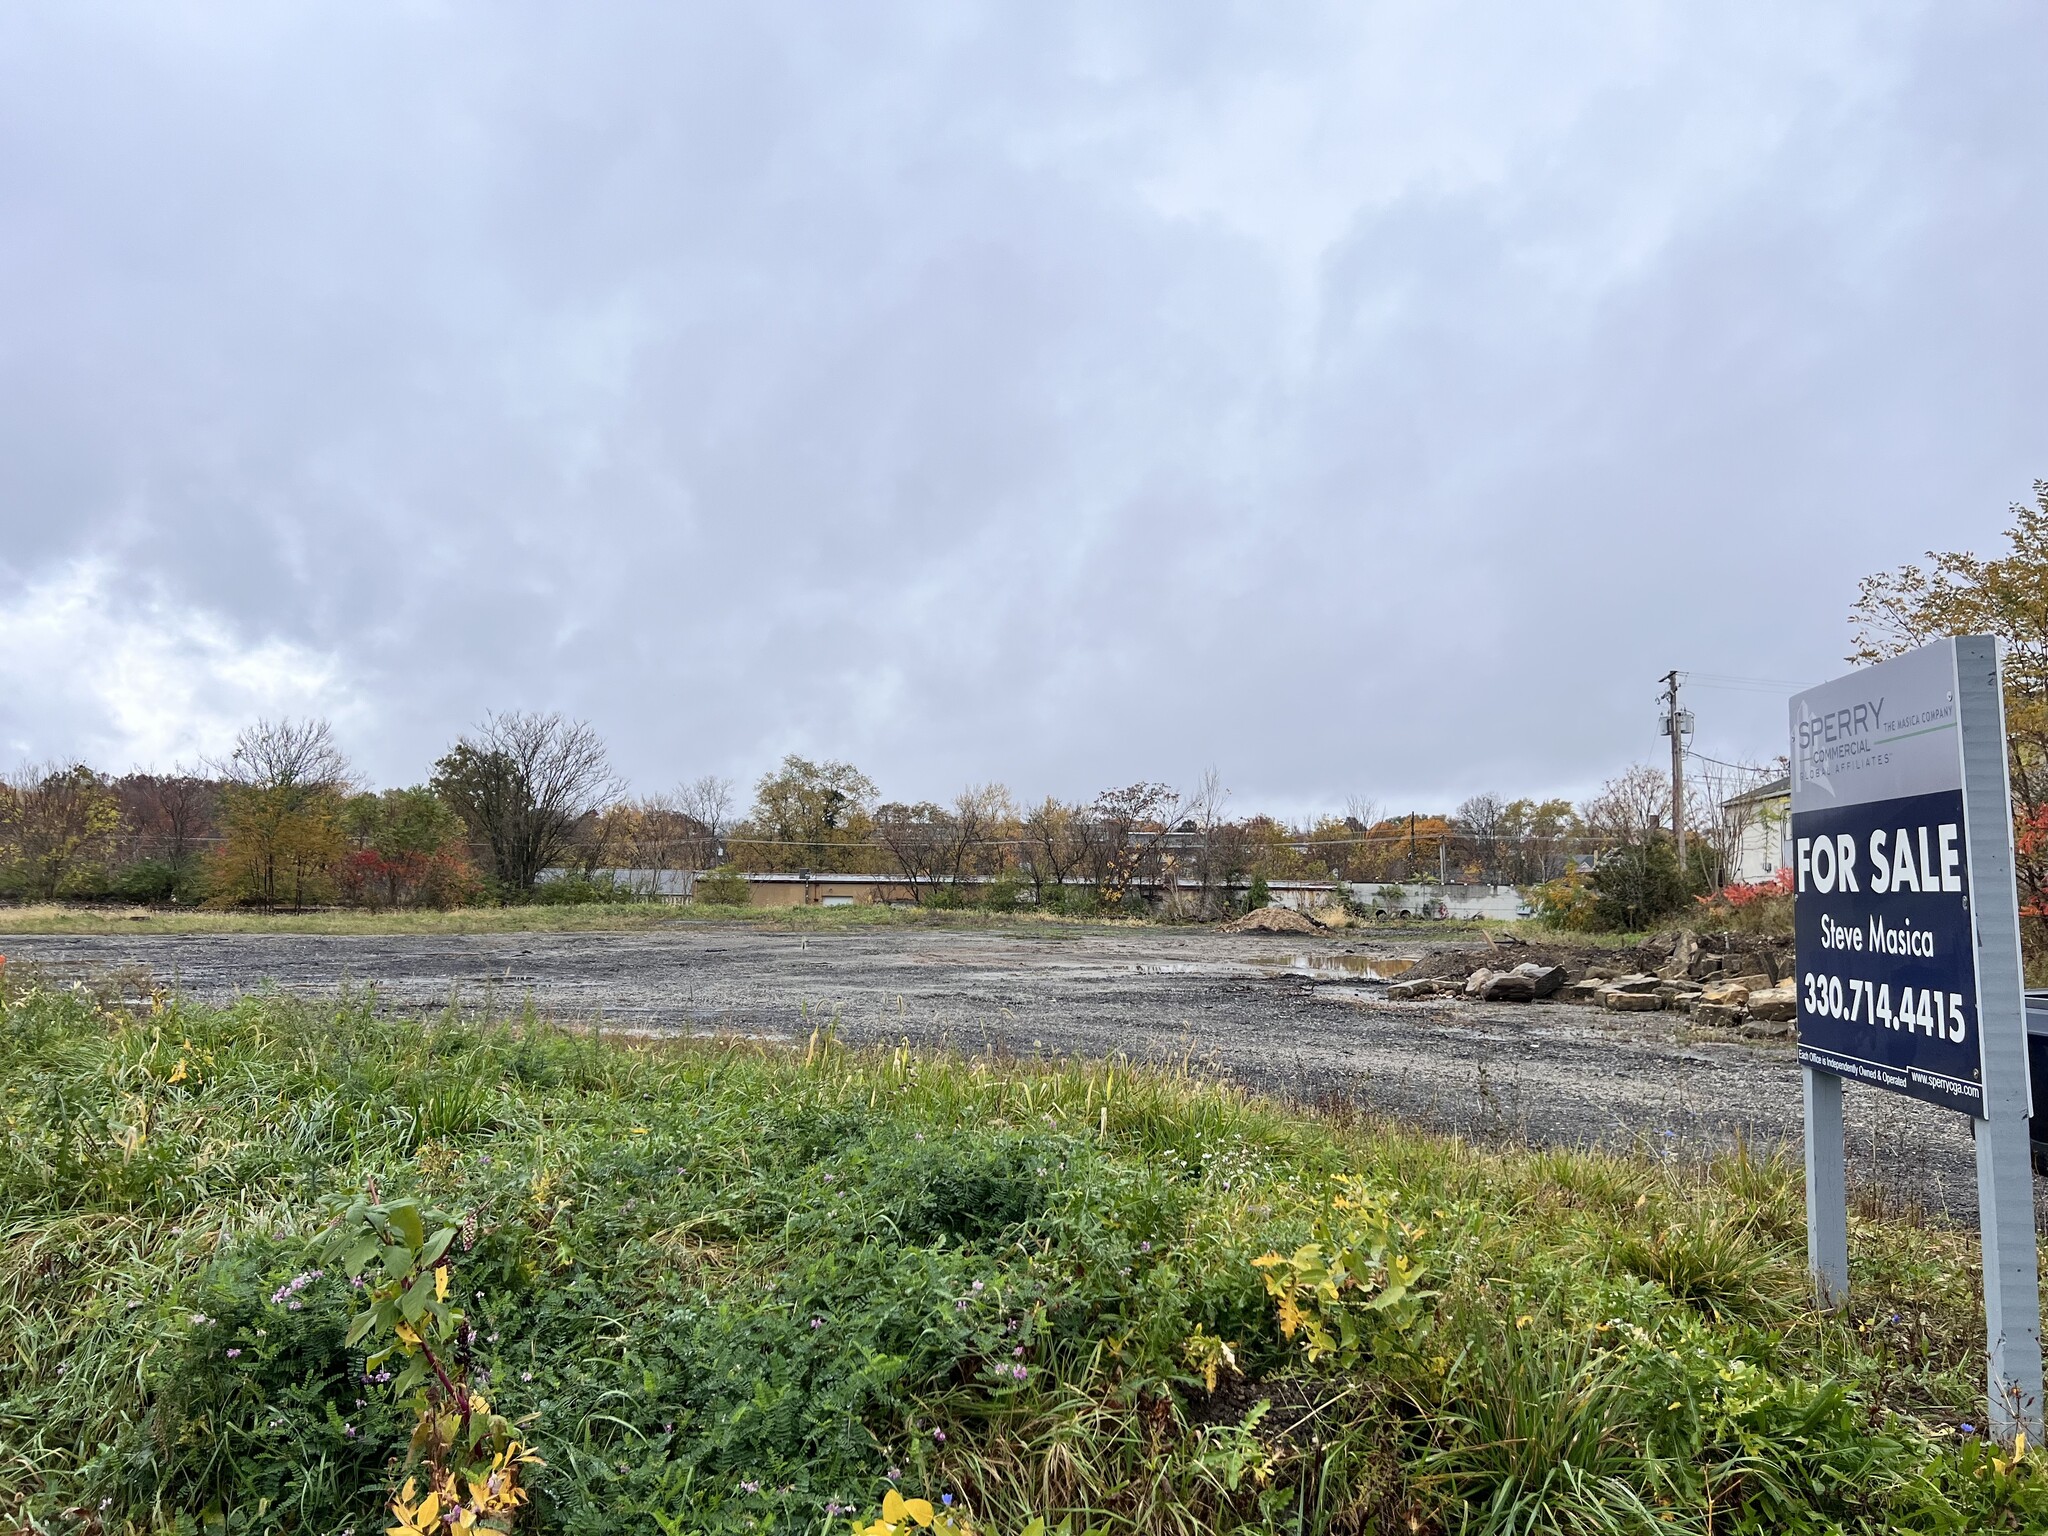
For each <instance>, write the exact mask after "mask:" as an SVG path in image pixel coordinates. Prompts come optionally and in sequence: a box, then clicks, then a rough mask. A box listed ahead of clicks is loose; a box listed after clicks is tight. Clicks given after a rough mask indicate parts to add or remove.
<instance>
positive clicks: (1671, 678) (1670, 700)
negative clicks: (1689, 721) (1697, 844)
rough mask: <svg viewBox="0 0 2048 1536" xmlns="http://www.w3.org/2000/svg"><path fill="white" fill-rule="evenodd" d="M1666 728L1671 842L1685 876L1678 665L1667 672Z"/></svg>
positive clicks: (1682, 726) (1682, 732)
mask: <svg viewBox="0 0 2048 1536" xmlns="http://www.w3.org/2000/svg"><path fill="white" fill-rule="evenodd" d="M1664 730H1665V732H1666V733H1667V734H1668V735H1669V736H1670V737H1671V842H1672V846H1673V848H1674V849H1675V850H1676V852H1677V854H1678V875H1679V878H1680V879H1681V880H1682V879H1684V878H1685V717H1684V716H1683V715H1681V714H1679V712H1678V669H1677V668H1676V667H1673V668H1672V669H1671V670H1670V671H1669V672H1666V673H1665V674H1664Z"/></svg>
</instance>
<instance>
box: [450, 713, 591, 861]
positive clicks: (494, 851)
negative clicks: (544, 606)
mask: <svg viewBox="0 0 2048 1536" xmlns="http://www.w3.org/2000/svg"><path fill="white" fill-rule="evenodd" d="M622 787H623V786H622V785H621V784H620V783H619V781H618V779H617V778H616V777H615V776H614V774H613V773H612V768H611V759H610V757H609V755H608V754H607V753H606V751H605V746H604V742H603V741H602V740H600V739H599V737H598V735H597V732H595V731H593V730H592V729H591V728H590V727H589V725H587V724H585V723H584V722H583V721H581V720H565V719H563V718H562V717H561V716H560V715H558V714H545V715H543V714H530V713H526V712H524V711H520V710H513V711H509V712H507V713H505V714H492V715H486V716H485V717H484V720H483V723H482V724H481V725H480V726H478V727H477V729H476V731H475V732H474V733H473V734H471V735H468V736H463V737H460V738H459V739H458V740H457V741H456V743H455V745H454V746H453V747H451V748H449V749H448V751H447V752H446V753H445V754H444V755H443V756H442V757H441V759H440V761H438V762H437V763H435V765H434V777H433V789H434V792H435V793H436V794H438V795H440V796H441V798H442V799H444V800H445V801H447V803H448V804H449V805H451V806H453V807H454V808H455V811H456V814H458V815H459V816H461V818H462V820H463V823H464V825H465V826H467V827H468V829H469V835H470V840H471V844H472V846H473V847H474V848H475V850H476V852H477V855H478V860H479V862H480V863H481V864H482V865H483V866H484V868H485V869H486V870H487V871H488V872H489V874H490V876H491V878H492V879H493V880H495V881H496V882H497V885H498V887H499V889H500V890H501V891H504V892H505V893H507V894H508V895H512V896H520V897H523V896H526V895H530V894H531V893H532V891H533V887H534V882H535V881H536V880H538V879H539V878H540V875H541V873H542V872H543V871H544V870H548V869H552V868H554V867H555V866H556V865H557V864H558V863H559V862H560V861H561V859H562V857H563V855H564V853H565V852H566V851H567V850H568V848H569V847H570V844H571V842H572V840H573V839H574V836H575V834H576V831H577V828H578V826H579V824H580V823H581V822H582V821H583V820H584V819H585V818H586V817H593V816H595V815H596V814H597V813H598V812H599V811H600V810H602V809H603V808H604V807H605V806H607V805H609V804H610V803H611V802H612V801H613V800H615V799H616V798H617V797H618V795H619V793H620V791H621V789H622Z"/></svg>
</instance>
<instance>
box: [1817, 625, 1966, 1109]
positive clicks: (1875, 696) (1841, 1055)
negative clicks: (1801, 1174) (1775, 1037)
mask: <svg viewBox="0 0 2048 1536" xmlns="http://www.w3.org/2000/svg"><path fill="white" fill-rule="evenodd" d="M1956 692H1957V677H1956V655H1955V642H1954V641H1953V640H1943V641H1938V642H1936V643H1935V644H1933V645H1929V646H1925V647H1923V648H1921V649H1920V650H1917V651H1913V652H1910V653H1908V654H1907V655H1905V656H1901V657H1899V658H1897V659H1896V660H1893V661H1887V662H1881V663H1879V664H1878V665H1876V666H1873V667H1867V668H1865V669H1863V670H1862V671H1860V672H1855V673H1852V674H1850V675H1849V676H1848V677H1844V678H1839V679H1837V680H1836V681H1834V682H1832V683H1827V684H1824V685H1823V686H1821V687H1819V688H1814V689H1811V690H1809V691H1807V692H1805V693H1802V694H1800V695H1799V696H1798V697H1796V698H1795V699H1793V701H1792V840H1791V845H1792V859H1793V873H1794V891H1795V896H1794V901H1793V905H1794V912H1795V923H1796V926H1797V931H1798V946H1799V947H1798V994H1799V996H1798V1003H1799V1058H1800V1060H1801V1061H1803V1062H1805V1063H1806V1064H1807V1065H1809V1066H1813V1067H1818V1068H1821V1069H1822V1070H1824V1071H1828V1072H1833V1073H1835V1074H1837V1075H1838V1076H1841V1077H1845V1078H1851V1079H1854V1080H1856V1081H1858V1082H1866V1083H1874V1084H1877V1085H1878V1086H1880V1087H1884V1088H1890V1089H1893V1090H1895V1091H1897V1092H1900V1093H1907V1094H1911V1095H1913V1096H1914V1097H1915V1098H1919V1099H1925V1100H1927V1101H1928V1102H1930V1103H1934V1104H1941V1105H1945V1106H1947V1107H1949V1108H1952V1109H1960V1110H1965V1111H1967V1112H1968V1113H1970V1114H1971V1115H1974V1116H1978V1117H1980V1118H1981V1117H1983V1116H1984V1115H1985V1099H1984V1056H1983V1049H1982V1037H1981V1031H1980V1029H1979V1027H1978V1026H1979V1012H1978V1001H1979V1000H1978V986H1977V957H1976V946H1975V943H1974V939H1973V929H1972V923H1971V910H1970V878H1969V877H1970V870H1969V848H1970V838H1969V832H1970V827H1969V815H1970V812H1971V810H1972V809H1973V808H1972V807H1969V806H1967V805H1966V804H1965V796H1964V793H1963V752H1962V733H1961V730H1960V728H1959V725H1960V722H1959V715H1958V711H1957V707H1956ZM1995 814H1997V815H1999V816H2001V817H2003V815H2004V806H2003V804H2002V803H2001V805H2000V806H1999V807H1997V808H1996V811H1995Z"/></svg>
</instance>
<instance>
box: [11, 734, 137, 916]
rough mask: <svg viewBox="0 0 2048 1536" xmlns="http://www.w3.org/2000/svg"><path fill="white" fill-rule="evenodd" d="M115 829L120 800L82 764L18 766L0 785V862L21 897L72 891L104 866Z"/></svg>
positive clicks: (47, 897)
mask: <svg viewBox="0 0 2048 1536" xmlns="http://www.w3.org/2000/svg"><path fill="white" fill-rule="evenodd" d="M120 829H121V806H120V802H119V801H118V800H117V799H116V798H115V796H114V793H113V791H112V789H110V788H109V787H108V785H107V782H106V781H105V780H104V779H102V778H101V777H100V776H99V775H98V774H97V773H95V772H93V770H92V769H90V768H88V767H86V766H85V765H84V764H83V763H77V764H74V765H73V766H71V767H69V768H60V767H58V766H56V765H55V764H48V765H45V766H42V767H30V768H23V769H21V770H20V771H19V772H16V773H14V774H11V775H9V776H8V777H7V779H6V780H5V782H4V783H0V861H4V862H5V864H6V865H7V866H9V874H10V882H9V883H10V884H13V885H14V886H15V887H16V888H17V889H19V890H20V891H21V892H22V893H23V894H25V895H28V896H33V897H36V898H38V899H40V900H43V901H48V900H51V899H52V898H54V897H56V896H60V895H63V894H66V893H67V892H69V891H70V890H72V889H73V888H74V886H75V884H76V883H77V882H78V881H80V880H81V879H83V878H85V877H87V876H88V874H89V873H91V872H95V871H97V870H99V869H100V868H101V867H102V866H103V865H104V863H105V861H106V859H107V858H108V856H109V855H110V854H111V853H112V851H113V847H114V837H115V834H116V833H117V832H119V831H120Z"/></svg>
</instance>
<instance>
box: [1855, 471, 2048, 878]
mask: <svg viewBox="0 0 2048 1536" xmlns="http://www.w3.org/2000/svg"><path fill="white" fill-rule="evenodd" d="M2012 517H2013V522H2012V526H2011V527H2010V528H2008V529H2006V531H2005V539H2006V551H2005V553H2004V554H2002V555H1997V556H1993V557H1991V558H1989V559H1986V558H1983V557H1980V556H1977V555H1973V554H1969V553H1965V552H1955V553H1950V554H1938V553H1936V552H1934V551H1932V550H1929V551H1928V554H1927V563H1926V564H1925V565H1902V566H1900V567H1899V568H1898V569H1897V570H1895V571H1882V572H1879V573H1878V574H1877V575H1875V576H1866V577H1865V578H1864V579H1863V584H1862V591H1861V593H1860V594H1859V596H1858V597H1857V599H1856V605H1855V607H1854V608H1853V609H1852V610H1851V612H1850V621H1851V623H1852V624H1853V626H1854V629H1855V650H1854V651H1853V652H1852V653H1851V655H1850V657H1849V660H1851V661H1858V662H1871V661H1882V660H1883V659H1885V658H1886V657H1889V656H1896V655H1898V654H1899V653H1900V652H1902V651H1908V650H1911V649H1913V648H1914V647H1915V646H1919V645H1925V644H1926V643H1927V642H1928V641H1930V640H1938V639H1940V638H1942V637H1943V636H1945V635H1996V636H1997V637H1998V638H1999V639H2000V640H2002V641H2004V642H2005V731H2006V741H2007V746H2008V752H2009V756H2010V759H2011V771H2012V798H2013V816H2014V820H2015V821H2016V823H2017V833H2018V835H2017V837H2016V839H2015V841H2016V843H2017V845H2018V853H2019V861H2018V862H2019V885H2020V899H2021V903H2022V905H2023V906H2024V907H2025V908H2026V909H2027V910H2028V912H2029V913H2030V914H2032V915H2034V916H2035V917H2037V918H2038V917H2039V916H2041V915H2042V914H2043V913H2048V836H2044V835H2043V833H2044V830H2048V480H2037V481H2035V482H2034V500H2033V502H2032V503H2031V504H2029V503H2027V502H2015V503H2014V504H2013V507H2012Z"/></svg>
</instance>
